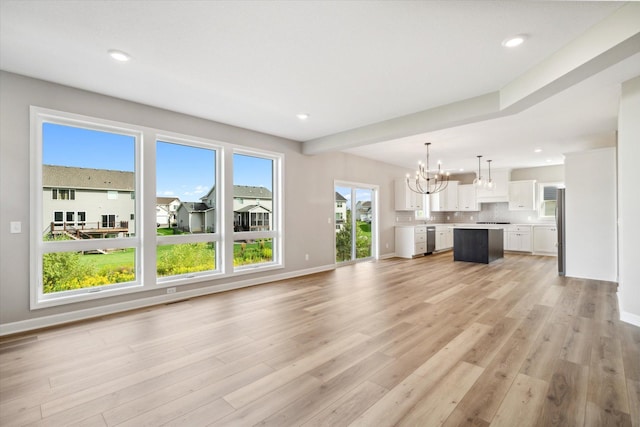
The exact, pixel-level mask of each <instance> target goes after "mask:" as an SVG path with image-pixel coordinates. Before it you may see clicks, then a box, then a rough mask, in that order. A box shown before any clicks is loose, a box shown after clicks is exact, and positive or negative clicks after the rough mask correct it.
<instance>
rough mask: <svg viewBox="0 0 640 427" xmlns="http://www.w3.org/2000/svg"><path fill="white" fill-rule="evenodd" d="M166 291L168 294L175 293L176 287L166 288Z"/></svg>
mask: <svg viewBox="0 0 640 427" xmlns="http://www.w3.org/2000/svg"><path fill="white" fill-rule="evenodd" d="M167 293H168V294H175V293H176V288H167Z"/></svg>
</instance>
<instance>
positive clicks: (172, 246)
mask: <svg viewBox="0 0 640 427" xmlns="http://www.w3.org/2000/svg"><path fill="white" fill-rule="evenodd" d="M31 113H32V138H31V144H32V145H31V149H32V152H33V156H32V159H33V162H32V178H33V182H34V185H35V188H36V189H37V191H35V192H33V193H32V198H31V205H32V207H33V212H34V216H33V219H32V224H31V228H32V229H33V230H38V232H37V233H35V234H34V235H33V241H32V245H31V246H32V256H31V259H32V268H33V271H34V272H35V273H36V274H34V275H33V276H32V280H31V284H32V288H31V295H32V299H31V301H32V307H33V308H40V307H47V306H53V305H59V304H64V303H70V302H75V301H82V300H86V299H95V298H101V297H104V296H111V295H118V294H123V293H130V292H139V291H144V290H152V289H158V288H159V287H167V288H169V287H173V286H177V285H183V284H188V283H194V282H198V281H203V280H212V279H217V278H221V277H228V276H230V275H233V274H241V273H243V272H247V271H256V269H270V268H281V267H282V264H283V262H282V253H283V252H282V242H283V236H282V225H281V219H282V200H281V194H282V191H281V185H282V184H281V183H282V179H281V173H282V172H281V171H282V162H283V157H282V155H280V154H278V153H270V152H264V151H261V150H249V149H241V148H239V147H237V146H233V145H231V144H228V143H223V142H214V141H210V140H204V139H200V138H196V137H189V136H185V135H176V134H170V133H167V132H161V131H156V130H154V129H150V128H146V127H145V128H143V127H138V126H135V125H128V124H122V123H115V122H110V121H106V120H100V119H94V118H89V117H84V116H79V115H74V114H68V113H62V112H57V111H52V110H46V109H42V108H37V107H32V109H31ZM223 164H224V165H225V167H222V165H223ZM154 170H155V173H154ZM141 171H144V173H142V172H141ZM223 171H224V173H223ZM143 279H144V280H143ZM213 286H215V282H213Z"/></svg>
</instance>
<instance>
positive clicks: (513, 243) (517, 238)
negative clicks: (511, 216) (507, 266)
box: [504, 225, 533, 252]
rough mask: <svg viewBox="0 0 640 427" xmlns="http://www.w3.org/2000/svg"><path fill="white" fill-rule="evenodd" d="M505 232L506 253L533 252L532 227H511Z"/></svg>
mask: <svg viewBox="0 0 640 427" xmlns="http://www.w3.org/2000/svg"><path fill="white" fill-rule="evenodd" d="M505 232H506V241H505V245H504V249H505V250H506V251H520V252H531V251H532V250H533V247H532V244H531V243H532V242H531V226H530V225H514V226H510V227H507V228H506V229H505Z"/></svg>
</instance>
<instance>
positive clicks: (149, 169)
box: [29, 105, 285, 310]
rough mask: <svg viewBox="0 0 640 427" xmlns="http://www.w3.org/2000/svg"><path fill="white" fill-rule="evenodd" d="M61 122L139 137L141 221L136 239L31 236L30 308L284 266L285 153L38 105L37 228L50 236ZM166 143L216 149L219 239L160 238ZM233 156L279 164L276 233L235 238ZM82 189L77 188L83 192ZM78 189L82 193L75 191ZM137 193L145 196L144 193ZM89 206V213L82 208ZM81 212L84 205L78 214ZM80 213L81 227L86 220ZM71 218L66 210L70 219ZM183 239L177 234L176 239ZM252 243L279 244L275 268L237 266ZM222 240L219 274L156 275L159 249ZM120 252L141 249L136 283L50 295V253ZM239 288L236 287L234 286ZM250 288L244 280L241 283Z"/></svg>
mask: <svg viewBox="0 0 640 427" xmlns="http://www.w3.org/2000/svg"><path fill="white" fill-rule="evenodd" d="M44 123H55V124H60V125H66V126H73V127H79V128H84V129H89V130H96V131H104V132H111V133H117V134H121V135H127V136H131V137H134V140H135V142H134V146H135V148H134V156H135V159H134V175H135V189H134V191H133V192H131V199H133V201H134V205H133V206H135V212H134V216H135V218H136V220H135V221H136V222H135V224H136V225H135V234H134V235H133V236H126V237H119V238H117V239H114V238H106V239H87V240H78V241H44V239H43V236H42V234H41V233H31V236H30V241H31V245H30V267H31V271H32V272H34V274H32V275H31V277H30V284H29V287H30V308H31V309H32V310H35V309H41V308H47V307H55V306H60V305H64V304H70V303H77V302H82V301H91V300H97V299H103V298H108V297H113V296H117V295H126V294H134V293H139V292H148V291H158V290H162V289H164V288H168V287H173V286H181V285H188V284H193V283H202V282H206V281H211V280H216V279H221V278H230V277H237V276H242V275H245V274H251V273H257V272H266V271H269V270H273V269H282V268H284V264H285V263H284V239H285V235H284V233H285V230H284V187H283V185H284V184H283V183H284V159H285V155H284V153H279V152H273V151H266V150H261V149H255V148H250V147H246V146H241V145H237V144H233V143H229V142H223V141H216V140H211V139H206V138H200V137H195V136H192V135H184V134H180V133H175V132H169V131H165V130H161V129H157V128H150V127H146V126H143V125H138V124H130V123H123V122H118V121H113V120H107V119H102V118H98V117H91V116H84V115H81V114H74V113H68V112H64V111H58V110H52V109H48V108H43V107H38V106H33V105H32V106H31V107H30V125H29V126H30V165H31V170H30V176H31V184H30V190H31V191H30V209H31V214H30V228H31V230H44V229H45V228H44V227H43V222H44V221H47V222H49V219H48V218H46V219H45V218H43V188H42V178H43V176H42V174H43V168H42V160H43V124H44ZM158 141H162V142H168V143H176V144H183V145H194V146H199V147H201V148H206V149H215V150H216V170H215V177H216V178H215V179H216V182H215V185H216V186H217V187H218V188H220V191H218V192H216V207H217V209H216V212H215V215H216V223H217V224H218V226H217V227H216V232H215V233H202V234H190V235H184V236H183V237H181V238H180V239H172V238H171V237H174V236H157V232H156V211H155V207H156V197H157V196H156V180H157V177H156V144H157V142H158ZM233 154H242V155H247V156H254V157H263V158H267V159H269V160H271V161H273V183H272V186H273V189H272V194H273V198H272V212H271V213H270V214H269V222H270V224H271V227H272V229H271V230H270V231H259V232H256V231H253V232H235V231H234V229H233V224H234V212H233ZM75 190H77V189H75ZM75 190H74V191H75ZM136 193H137V195H136ZM80 208H81V207H80ZM75 210H77V207H76V209H75ZM80 212H82V213H83V215H85V216H86V211H78V212H77V213H76V215H75V218H76V222H78V223H79V222H82V223H83V224H84V222H85V220H86V217H85V220H82V221H81V220H80ZM62 215H63V219H64V212H63V213H62ZM175 237H177V236H175ZM247 238H251V239H260V238H271V239H272V250H273V252H272V253H273V257H272V261H271V262H266V263H259V264H252V265H246V266H241V267H237V268H234V266H233V248H234V242H235V241H236V240H245V239H247ZM203 241H204V242H215V244H216V270H209V271H205V272H197V273H189V274H185V275H176V276H165V277H159V276H158V275H157V269H156V267H157V266H156V248H157V246H158V245H159V244H178V243H190V242H193V243H196V242H203ZM96 247H98V248H99V249H105V248H113V249H126V248H131V249H133V250H134V251H135V258H134V264H135V265H134V269H135V280H134V281H131V282H126V283H115V284H109V285H103V286H99V287H94V288H90V287H87V288H83V289H79V290H75V291H63V292H54V293H48V294H44V293H43V283H42V282H43V280H42V279H43V271H42V269H43V266H42V264H43V263H42V259H43V258H42V257H43V255H44V254H46V253H52V252H63V251H73V252H76V251H83V250H92V249H95V248H96ZM233 283H235V282H231V286H232V287H233ZM237 283H238V284H239V286H242V283H243V281H242V280H239V281H238V282H237ZM229 285H230V283H229V282H221V283H215V282H212V283H211V284H209V285H204V286H203V289H206V287H209V286H210V287H211V288H212V289H213V290H212V292H213V291H214V290H215V288H216V287H217V286H221V287H222V288H224V289H227V288H229Z"/></svg>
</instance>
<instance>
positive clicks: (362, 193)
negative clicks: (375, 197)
mask: <svg viewBox="0 0 640 427" xmlns="http://www.w3.org/2000/svg"><path fill="white" fill-rule="evenodd" d="M335 190H336V191H337V192H338V193H340V194H341V195H342V196H344V198H345V199H347V209H351V187H344V186H339V185H336V187H335ZM370 201H371V190H367V189H364V188H357V189H356V203H358V202H370Z"/></svg>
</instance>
